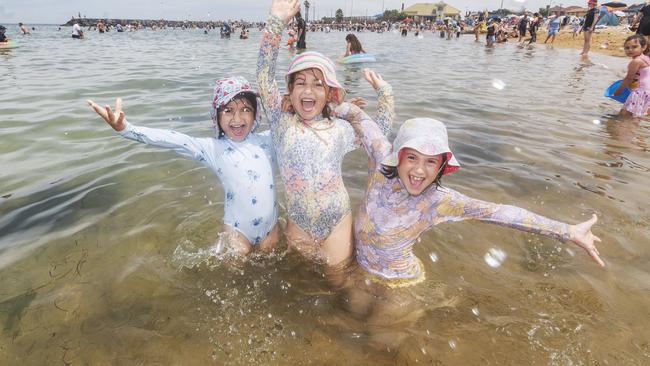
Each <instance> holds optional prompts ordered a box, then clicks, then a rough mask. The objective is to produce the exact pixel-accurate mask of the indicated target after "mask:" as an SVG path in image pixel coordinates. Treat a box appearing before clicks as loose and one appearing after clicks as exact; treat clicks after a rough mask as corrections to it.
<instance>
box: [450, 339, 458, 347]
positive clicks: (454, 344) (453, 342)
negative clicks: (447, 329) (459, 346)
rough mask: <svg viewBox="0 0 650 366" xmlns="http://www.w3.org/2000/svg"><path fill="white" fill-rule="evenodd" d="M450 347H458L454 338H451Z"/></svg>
mask: <svg viewBox="0 0 650 366" xmlns="http://www.w3.org/2000/svg"><path fill="white" fill-rule="evenodd" d="M449 348H451V349H456V341H455V340H453V339H450V340H449Z"/></svg>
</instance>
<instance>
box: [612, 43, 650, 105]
mask: <svg viewBox="0 0 650 366" xmlns="http://www.w3.org/2000/svg"><path fill="white" fill-rule="evenodd" d="M623 48H624V49H625V54H626V55H627V56H629V57H631V58H632V61H630V63H629V64H628V65H627V75H626V76H625V79H623V82H622V83H621V85H620V86H619V87H618V88H617V89H616V90H615V91H614V93H613V94H614V95H619V94H621V93H622V92H623V90H624V89H625V88H633V87H635V86H636V85H635V84H636V82H637V81H638V87H637V88H635V89H633V90H632V93H630V96H629V97H628V98H627V100H626V101H625V105H624V107H623V108H622V109H621V111H620V112H619V115H620V116H623V117H630V116H634V117H641V116H645V115H647V114H648V109H649V108H650V68H648V66H650V57H648V53H650V49H648V40H647V38H646V37H645V36H643V35H639V34H635V35H633V36H630V37H628V38H627V39H626V40H625V43H623Z"/></svg>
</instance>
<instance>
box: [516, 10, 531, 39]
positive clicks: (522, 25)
mask: <svg viewBox="0 0 650 366" xmlns="http://www.w3.org/2000/svg"><path fill="white" fill-rule="evenodd" d="M528 21H529V19H528V12H524V16H523V17H522V18H521V20H519V25H518V26H517V27H518V29H519V42H521V40H522V39H523V38H524V37H526V30H527V29H528Z"/></svg>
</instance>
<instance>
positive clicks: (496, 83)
mask: <svg viewBox="0 0 650 366" xmlns="http://www.w3.org/2000/svg"><path fill="white" fill-rule="evenodd" d="M492 86H493V87H494V88H495V89H497V90H503V89H505V87H506V83H504V82H503V81H501V80H499V79H492Z"/></svg>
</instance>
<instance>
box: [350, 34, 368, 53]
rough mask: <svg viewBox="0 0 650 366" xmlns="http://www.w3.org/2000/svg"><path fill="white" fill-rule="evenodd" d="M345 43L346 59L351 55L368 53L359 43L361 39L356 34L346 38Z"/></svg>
mask: <svg viewBox="0 0 650 366" xmlns="http://www.w3.org/2000/svg"><path fill="white" fill-rule="evenodd" d="M345 42H346V45H345V57H347V56H350V55H357V54H360V53H366V51H365V50H364V49H363V46H361V42H359V39H358V38H357V36H355V35H354V34H352V33H350V34H348V35H347V36H345Z"/></svg>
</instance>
